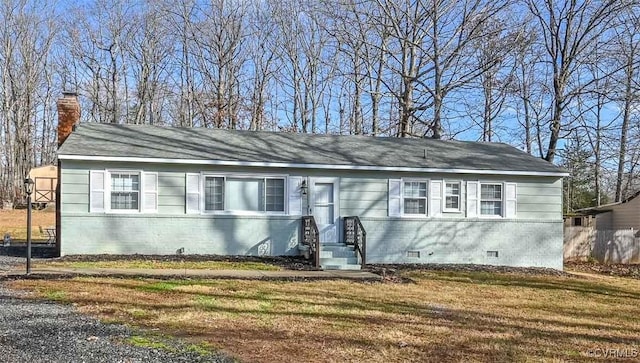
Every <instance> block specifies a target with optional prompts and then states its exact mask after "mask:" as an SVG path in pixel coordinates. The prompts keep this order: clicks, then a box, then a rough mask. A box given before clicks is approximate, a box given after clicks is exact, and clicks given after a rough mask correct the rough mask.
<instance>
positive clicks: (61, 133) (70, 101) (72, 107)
mask: <svg viewBox="0 0 640 363" xmlns="http://www.w3.org/2000/svg"><path fill="white" fill-rule="evenodd" d="M78 122H80V103H78V94H77V93H75V92H67V91H63V92H62V97H61V98H59V99H58V147H60V145H62V144H63V143H64V141H65V140H66V139H67V137H69V135H71V133H72V132H73V129H74V128H75V125H76V124H78Z"/></svg>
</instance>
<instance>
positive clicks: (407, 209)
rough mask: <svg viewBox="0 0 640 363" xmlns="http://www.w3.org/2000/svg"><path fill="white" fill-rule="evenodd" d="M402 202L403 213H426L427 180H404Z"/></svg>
mask: <svg viewBox="0 0 640 363" xmlns="http://www.w3.org/2000/svg"><path fill="white" fill-rule="evenodd" d="M403 198H404V199H403V204H404V214H405V215H423V216H424V215H426V214H427V182H426V181H405V182H404V184H403Z"/></svg>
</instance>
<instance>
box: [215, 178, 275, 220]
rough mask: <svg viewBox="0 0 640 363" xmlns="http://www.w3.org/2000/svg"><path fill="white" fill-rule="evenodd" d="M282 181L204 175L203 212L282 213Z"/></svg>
mask: <svg viewBox="0 0 640 363" xmlns="http://www.w3.org/2000/svg"><path fill="white" fill-rule="evenodd" d="M284 180H285V179H284V178H272V177H268V178H257V177H244V176H227V177H223V176H205V178H204V210H205V211H209V212H211V211H229V212H284V211H285V202H284V197H285V187H284V184H285V183H284Z"/></svg>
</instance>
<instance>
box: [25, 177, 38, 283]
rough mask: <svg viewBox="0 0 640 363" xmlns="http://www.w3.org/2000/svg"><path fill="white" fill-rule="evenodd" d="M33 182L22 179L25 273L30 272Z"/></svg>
mask: <svg viewBox="0 0 640 363" xmlns="http://www.w3.org/2000/svg"><path fill="white" fill-rule="evenodd" d="M34 184H35V183H34V182H33V179H31V178H25V179H24V191H25V192H26V193H27V275H28V274H30V273H31V194H32V193H33V186H34Z"/></svg>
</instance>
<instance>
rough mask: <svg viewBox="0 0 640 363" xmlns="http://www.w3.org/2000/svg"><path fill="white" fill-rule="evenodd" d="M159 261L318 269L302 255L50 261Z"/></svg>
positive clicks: (79, 257)
mask: <svg viewBox="0 0 640 363" xmlns="http://www.w3.org/2000/svg"><path fill="white" fill-rule="evenodd" d="M132 260H141V261H158V262H208V261H220V262H236V263H243V262H255V263H264V264H270V265H275V266H278V267H281V268H282V269H285V270H294V271H312V270H316V268H315V266H313V264H312V263H311V261H310V260H305V259H304V258H303V257H302V256H269V257H266V256H265V257H258V256H221V255H137V254H133V255H70V256H64V257H60V258H56V259H52V260H50V261H62V262H97V261H132Z"/></svg>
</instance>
